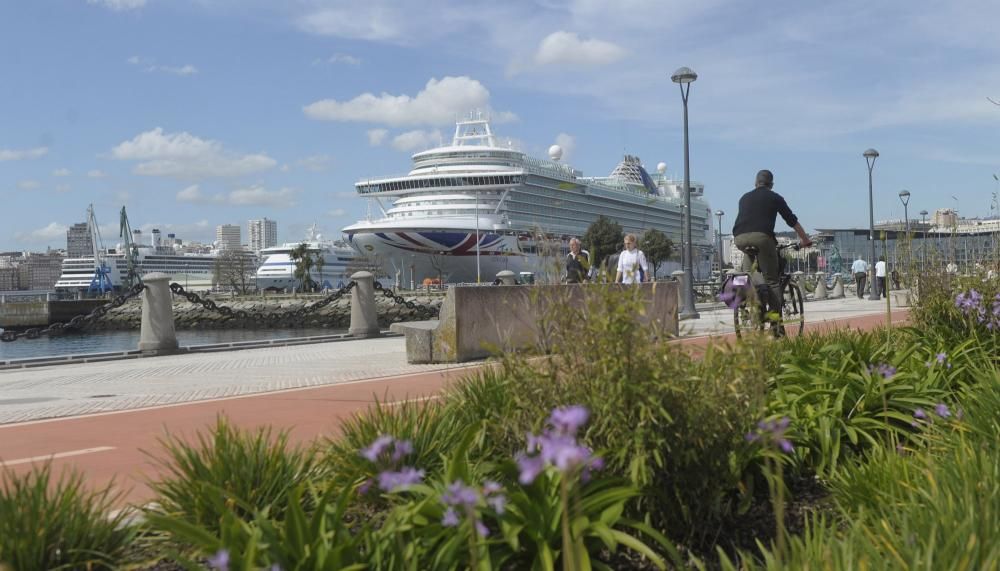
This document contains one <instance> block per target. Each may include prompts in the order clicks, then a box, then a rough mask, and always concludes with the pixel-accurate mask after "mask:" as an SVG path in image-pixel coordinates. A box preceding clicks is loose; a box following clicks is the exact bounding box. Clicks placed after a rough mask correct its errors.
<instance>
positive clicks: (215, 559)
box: [208, 549, 229, 571]
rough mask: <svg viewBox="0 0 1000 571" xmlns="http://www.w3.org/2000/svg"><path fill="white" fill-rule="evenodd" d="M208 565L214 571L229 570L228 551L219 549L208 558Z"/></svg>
mask: <svg viewBox="0 0 1000 571" xmlns="http://www.w3.org/2000/svg"><path fill="white" fill-rule="evenodd" d="M208 566H209V567H211V568H212V569H215V570H216V571H229V552H228V551H226V550H225V549H220V550H219V551H218V552H216V554H215V555H213V556H212V557H209V558H208Z"/></svg>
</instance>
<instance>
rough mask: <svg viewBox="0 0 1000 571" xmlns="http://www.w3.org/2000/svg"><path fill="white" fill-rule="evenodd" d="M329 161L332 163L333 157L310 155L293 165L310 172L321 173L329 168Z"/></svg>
mask: <svg viewBox="0 0 1000 571" xmlns="http://www.w3.org/2000/svg"><path fill="white" fill-rule="evenodd" d="M331 161H333V157H330V156H327V155H312V156H309V157H305V158H302V159H299V160H298V161H296V162H295V165H296V166H299V167H302V168H304V169H306V170H309V171H312V172H323V171H325V170H326V169H328V168H330V162H331Z"/></svg>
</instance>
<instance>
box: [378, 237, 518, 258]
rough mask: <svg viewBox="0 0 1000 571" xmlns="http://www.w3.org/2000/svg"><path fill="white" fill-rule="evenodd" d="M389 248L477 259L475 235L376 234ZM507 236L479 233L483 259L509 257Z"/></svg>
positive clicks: (480, 252)
mask: <svg viewBox="0 0 1000 571" xmlns="http://www.w3.org/2000/svg"><path fill="white" fill-rule="evenodd" d="M375 235H376V236H377V237H378V238H379V239H380V240H381V241H382V243H383V244H384V245H386V246H391V247H393V248H397V249H400V250H405V251H407V252H415V253H421V254H439V255H444V256H475V255H476V233H475V232H376V233H375ZM503 243H504V240H503V237H502V236H500V235H498V234H485V233H482V232H480V233H479V254H480V255H481V256H490V255H502V254H505V253H506V251H505V248H503V247H502V246H503Z"/></svg>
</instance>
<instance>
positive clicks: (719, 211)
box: [715, 210, 726, 216]
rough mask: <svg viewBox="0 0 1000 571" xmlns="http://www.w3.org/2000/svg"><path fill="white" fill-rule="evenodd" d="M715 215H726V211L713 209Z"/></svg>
mask: <svg viewBox="0 0 1000 571" xmlns="http://www.w3.org/2000/svg"><path fill="white" fill-rule="evenodd" d="M715 215H716V216H725V215H726V213H725V212H723V211H721V210H716V211H715Z"/></svg>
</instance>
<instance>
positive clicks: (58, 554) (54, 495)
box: [0, 464, 135, 571]
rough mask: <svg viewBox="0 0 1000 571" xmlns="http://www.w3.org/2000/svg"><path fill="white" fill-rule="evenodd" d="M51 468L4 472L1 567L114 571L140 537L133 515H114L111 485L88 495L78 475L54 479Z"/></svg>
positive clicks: (0, 515) (0, 490) (0, 498)
mask: <svg viewBox="0 0 1000 571" xmlns="http://www.w3.org/2000/svg"><path fill="white" fill-rule="evenodd" d="M51 474H52V468H51V465H50V464H44V465H43V466H41V467H38V468H35V469H33V470H32V471H31V472H28V473H27V474H24V475H18V474H16V473H14V472H13V471H12V470H5V471H4V473H3V485H2V487H0V569H6V565H9V566H10V568H11V569H16V570H18V571H32V570H38V571H47V570H49V569H114V568H116V566H117V565H116V563H117V561H118V560H119V558H120V557H122V555H123V554H124V551H125V550H126V548H127V547H128V546H129V545H130V544H131V542H132V540H133V539H134V537H135V530H134V528H133V527H132V526H131V525H129V524H128V516H129V514H128V512H127V511H125V510H122V511H119V512H118V513H117V514H115V515H112V508H113V507H114V505H115V504H116V502H117V501H118V499H119V497H120V496H118V495H115V494H112V493H111V487H110V486H109V487H107V488H105V489H103V490H99V491H93V492H92V491H87V490H85V489H84V486H83V476H82V475H80V474H79V473H77V472H70V473H68V474H64V475H62V476H61V477H60V478H59V479H58V480H57V481H55V482H53V481H52V475H51Z"/></svg>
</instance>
